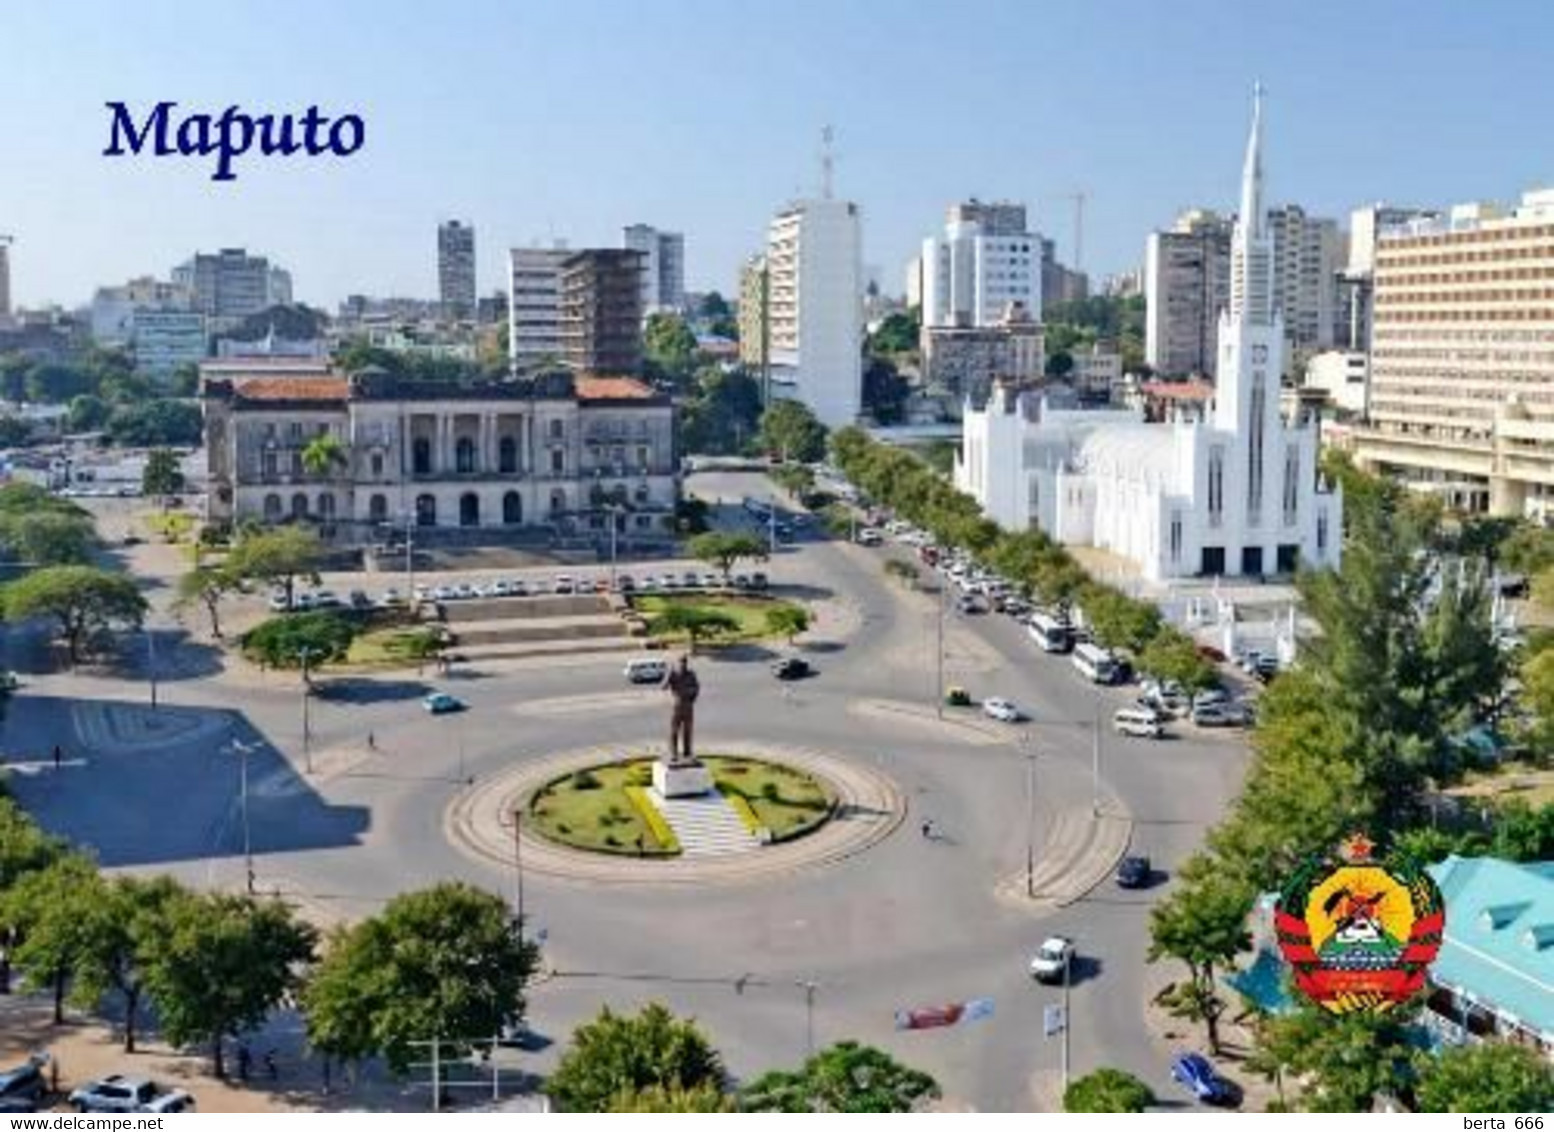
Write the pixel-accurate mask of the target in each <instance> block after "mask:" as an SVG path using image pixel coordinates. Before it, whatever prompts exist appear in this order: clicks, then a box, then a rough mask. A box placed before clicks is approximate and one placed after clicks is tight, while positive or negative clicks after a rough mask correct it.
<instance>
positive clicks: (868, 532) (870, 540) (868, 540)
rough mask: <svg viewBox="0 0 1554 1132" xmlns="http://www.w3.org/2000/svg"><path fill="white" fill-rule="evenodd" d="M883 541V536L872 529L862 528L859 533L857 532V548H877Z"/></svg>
mask: <svg viewBox="0 0 1554 1132" xmlns="http://www.w3.org/2000/svg"><path fill="white" fill-rule="evenodd" d="M884 541H885V536H884V535H882V534H880V533H879V531H877V530H875V529H874V528H873V527H864V528H863V529H862V530H861V531H859V532H858V545H859V546H878V545H879V544H880V543H882V542H884Z"/></svg>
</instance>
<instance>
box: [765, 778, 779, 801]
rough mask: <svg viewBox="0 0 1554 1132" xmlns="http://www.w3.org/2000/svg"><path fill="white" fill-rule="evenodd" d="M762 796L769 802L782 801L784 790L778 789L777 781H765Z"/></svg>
mask: <svg viewBox="0 0 1554 1132" xmlns="http://www.w3.org/2000/svg"><path fill="white" fill-rule="evenodd" d="M761 797H763V798H765V799H766V800H767V801H768V802H781V801H782V791H780V790H778V789H777V784H776V783H775V782H763V783H761Z"/></svg>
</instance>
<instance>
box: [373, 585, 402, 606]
mask: <svg viewBox="0 0 1554 1132" xmlns="http://www.w3.org/2000/svg"><path fill="white" fill-rule="evenodd" d="M377 604H378V605H379V606H380V607H382V608H384V609H390V608H392V607H393V606H396V605H404V604H405V597H404V595H403V594H401V593H400V592H399V591H398V590H396V589H394V588H393V587H392V586H390V587H389V588H388V589H386V590H384V591H383V592H382V593H381V594H379V595H378V601H377Z"/></svg>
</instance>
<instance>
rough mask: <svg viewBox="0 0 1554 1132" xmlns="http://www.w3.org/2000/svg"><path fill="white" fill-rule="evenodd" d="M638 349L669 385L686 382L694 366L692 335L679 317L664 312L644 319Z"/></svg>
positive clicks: (693, 338) (693, 341)
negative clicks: (640, 349)
mask: <svg viewBox="0 0 1554 1132" xmlns="http://www.w3.org/2000/svg"><path fill="white" fill-rule="evenodd" d="M642 348H643V353H644V355H645V356H646V359H647V361H648V362H649V364H650V365H651V366H652V367H653V368H656V369H657V370H658V371H659V372H660V373H662V374H663V375H664V377H665V378H667V379H668V380H669V381H671V382H673V383H674V384H675V385H680V384H682V383H683V382H685V381H687V380H689V378H690V376H691V370H692V367H693V366H694V364H695V362H696V335H695V334H693V333H691V328H690V327H689V326H687V325H686V324H685V320H684V319H683V318H681V317H680V316H679V315H677V314H672V313H670V312H667V311H655V312H654V313H653V314H650V315H648V318H647V324H646V325H645V326H644V327H643V330H642Z"/></svg>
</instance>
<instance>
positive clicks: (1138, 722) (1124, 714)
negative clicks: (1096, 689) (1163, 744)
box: [1112, 704, 1165, 739]
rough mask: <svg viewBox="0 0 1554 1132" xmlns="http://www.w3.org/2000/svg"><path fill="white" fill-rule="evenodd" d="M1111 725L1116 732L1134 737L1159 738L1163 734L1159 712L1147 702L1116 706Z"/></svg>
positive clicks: (1163, 729)
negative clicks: (1136, 704) (1130, 705)
mask: <svg viewBox="0 0 1554 1132" xmlns="http://www.w3.org/2000/svg"><path fill="white" fill-rule="evenodd" d="M1112 727H1113V728H1114V729H1115V730H1116V732H1117V734H1119V735H1131V736H1133V737H1134V738H1135V739H1159V738H1160V737H1161V736H1162V735H1164V734H1165V727H1164V725H1163V723H1162V721H1161V719H1160V713H1159V712H1158V711H1156V710H1155V709H1154V708H1153V707H1150V706H1149V705H1147V704H1139V705H1138V706H1136V707H1126V708H1118V709H1117V711H1116V712H1115V713H1114V714H1113V715H1112Z"/></svg>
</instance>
